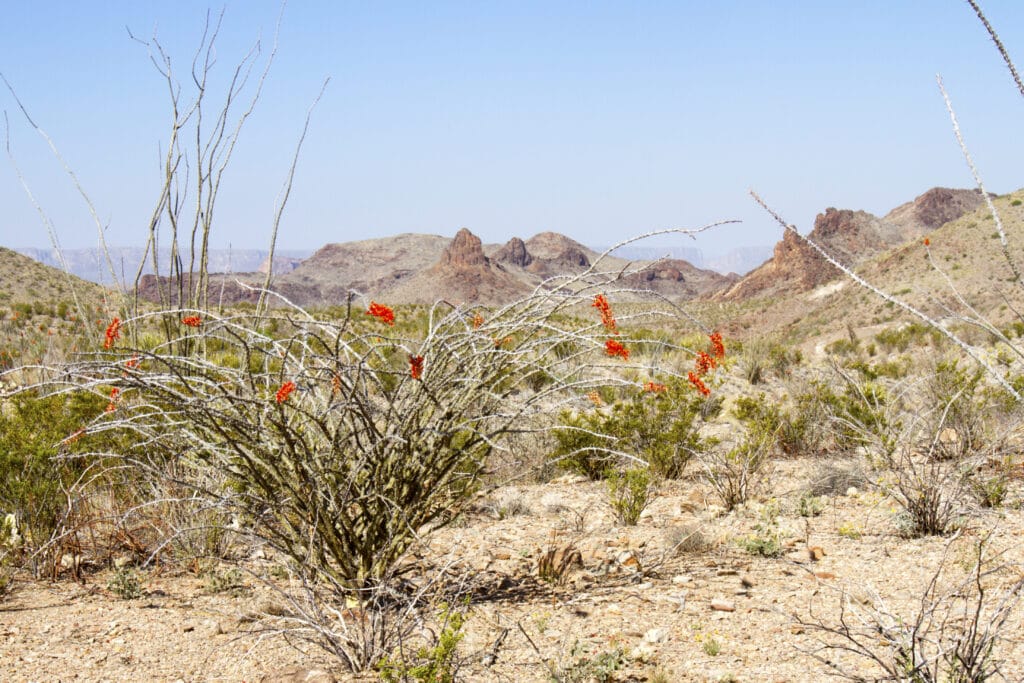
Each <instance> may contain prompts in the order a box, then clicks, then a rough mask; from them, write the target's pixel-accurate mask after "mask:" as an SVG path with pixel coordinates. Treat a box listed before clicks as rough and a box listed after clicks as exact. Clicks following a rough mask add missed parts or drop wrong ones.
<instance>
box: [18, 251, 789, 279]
mask: <svg viewBox="0 0 1024 683" xmlns="http://www.w3.org/2000/svg"><path fill="white" fill-rule="evenodd" d="M605 249H607V247H595V248H592V249H589V250H590V251H591V252H593V253H601V252H603V251H604V250H605ZM14 251H16V252H18V253H20V254H24V255H25V256H28V257H29V258H31V259H34V260H36V261H39V262H40V263H43V264H46V265H48V266H52V267H54V268H58V269H60V270H63V267H62V266H61V263H60V259H59V258H58V257H57V253H56V251H54V250H53V249H40V248H33V247H20V248H15V249H14ZM63 252H64V260H65V261H66V262H67V264H68V270H69V271H70V272H71V274H72V275H75V276H77V277H80V278H82V279H83V280H89V281H91V282H98V283H101V284H111V282H112V278H111V274H110V267H109V266H108V265H107V261H106V258H104V256H103V253H102V251H101V250H100V249H98V248H91V249H64V250H63ZM143 253H144V252H143V250H142V249H141V248H140V247H111V248H110V256H111V260H112V261H113V264H114V270H115V272H116V274H117V278H118V280H121V281H124V282H129V283H130V282H131V281H132V280H133V279H134V278H135V272H136V270H137V269H138V264H139V262H140V261H141V260H142V258H143ZM267 253H268V252H267V251H266V250H263V249H211V250H210V253H209V258H210V272H213V273H256V272H263V273H265V272H266V267H267V264H266V260H267ZM314 253H315V252H314V251H313V250H310V249H306V250H302V249H288V250H278V251H277V253H276V255H275V259H274V273H275V274H277V275H285V274H287V273H290V272H291V271H292V270H294V269H295V268H296V267H298V265H299V264H300V263H301V262H302V261H304V260H305V259H307V258H309V257H310V256H312V255H313V254H314ZM612 255H613V256H616V257H618V258H620V259H624V260H627V261H655V260H658V259H664V258H668V259H672V260H681V261H686V262H688V263H690V264H691V265H693V266H696V267H697V268H700V269H704V270H713V271H715V272H718V273H722V274H728V273H736V274H738V275H744V274H746V273H748V272H749V271H751V270H753V269H754V268H756V267H758V266H759V265H761V264H762V263H764V262H765V261H767V260H768V259H769V258H771V256H772V247H770V246H756V247H740V248H736V249H732V250H731V251H729V252H727V253H725V254H721V255H719V256H715V257H712V258H707V257H705V255H704V253H703V252H702V251H701V250H700V249H695V248H692V247H675V246H667V247H645V246H632V245H630V246H626V247H622V248H620V249H617V250H615V252H614V253H613V254H612ZM169 261H170V250H169V249H163V250H161V252H160V272H161V274H164V275H165V274H167V272H168V263H169ZM142 272H143V274H151V273H152V272H153V266H152V260H151V258H149V259H147V260H146V264H145V268H144V269H143V271H142Z"/></svg>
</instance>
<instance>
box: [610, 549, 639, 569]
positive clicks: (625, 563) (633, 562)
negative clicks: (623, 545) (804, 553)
mask: <svg viewBox="0 0 1024 683" xmlns="http://www.w3.org/2000/svg"><path fill="white" fill-rule="evenodd" d="M615 561H616V562H618V563H619V566H620V567H630V568H632V569H634V570H636V571H640V558H639V557H637V556H636V553H634V552H633V551H632V550H627V551H625V552H622V553H619V555H618V557H616V558H615Z"/></svg>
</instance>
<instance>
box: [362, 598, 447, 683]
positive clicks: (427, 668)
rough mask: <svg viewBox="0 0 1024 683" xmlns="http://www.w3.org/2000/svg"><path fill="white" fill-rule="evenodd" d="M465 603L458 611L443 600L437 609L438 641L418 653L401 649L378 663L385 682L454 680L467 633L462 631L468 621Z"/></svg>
mask: <svg viewBox="0 0 1024 683" xmlns="http://www.w3.org/2000/svg"><path fill="white" fill-rule="evenodd" d="M465 606H466V605H462V607H463V609H462V610H456V609H454V608H452V607H450V606H449V605H447V604H445V603H442V604H441V606H440V607H439V608H438V612H437V620H438V624H439V627H440V632H439V633H438V634H437V636H436V637H435V639H434V640H435V642H432V643H430V644H426V645H421V646H420V647H419V648H417V649H416V651H415V653H405V652H401V651H400V652H399V653H398V654H396V655H394V656H388V657H385V658H384V659H382V660H381V661H380V663H379V664H378V665H377V670H378V671H379V672H380V678H381V680H382V681H384V682H385V683H399V682H404V681H420V682H422V683H454V682H455V680H456V676H457V674H458V671H459V661H458V658H457V656H456V655H457V648H458V645H459V642H460V641H461V640H462V638H463V637H464V635H465V634H464V633H463V632H462V629H463V627H464V626H465V623H466V613H465V611H464V608H465Z"/></svg>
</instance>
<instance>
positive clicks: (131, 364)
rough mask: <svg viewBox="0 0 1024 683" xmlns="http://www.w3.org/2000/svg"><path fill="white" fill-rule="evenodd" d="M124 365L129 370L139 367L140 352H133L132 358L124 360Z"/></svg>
mask: <svg viewBox="0 0 1024 683" xmlns="http://www.w3.org/2000/svg"><path fill="white" fill-rule="evenodd" d="M124 366H125V367H126V368H128V369H129V370H133V369H135V368H137V367H139V354H137V353H136V354H133V355H132V357H131V358H129V359H128V360H126V361H125V362H124Z"/></svg>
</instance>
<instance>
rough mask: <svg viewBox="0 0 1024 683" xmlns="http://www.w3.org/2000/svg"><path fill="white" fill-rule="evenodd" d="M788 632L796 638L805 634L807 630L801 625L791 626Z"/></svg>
mask: <svg viewBox="0 0 1024 683" xmlns="http://www.w3.org/2000/svg"><path fill="white" fill-rule="evenodd" d="M789 632H790V633H792V634H793V635H794V636H798V635H800V634H802V633H807V629H806V628H804V626H803V625H802V624H793V625H792V626H790V627H789Z"/></svg>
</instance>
